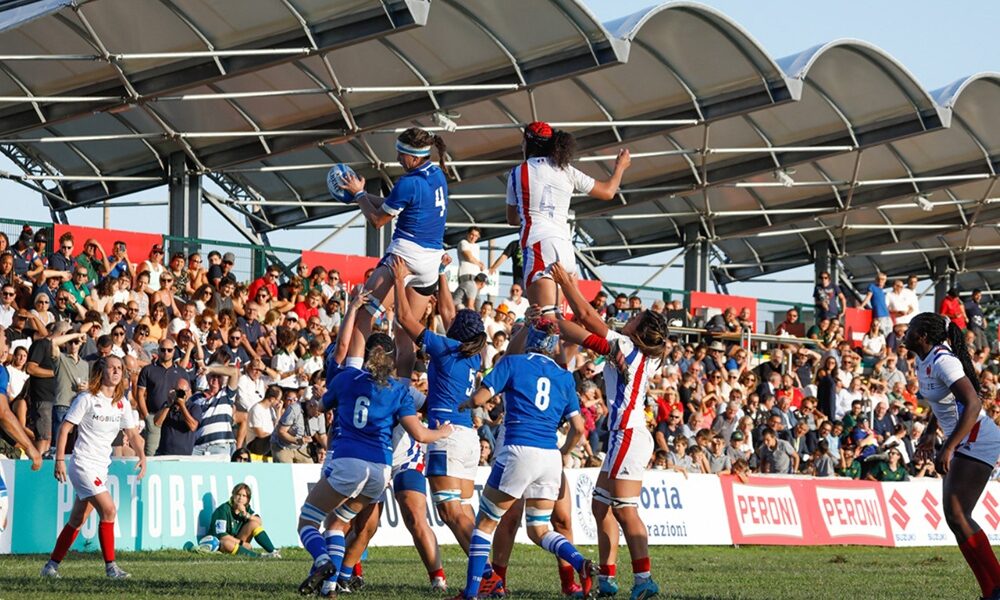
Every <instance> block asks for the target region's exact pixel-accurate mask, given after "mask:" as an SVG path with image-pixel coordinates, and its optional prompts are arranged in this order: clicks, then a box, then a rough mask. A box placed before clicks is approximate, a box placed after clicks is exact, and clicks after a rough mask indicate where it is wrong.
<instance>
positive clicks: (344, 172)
mask: <svg viewBox="0 0 1000 600" xmlns="http://www.w3.org/2000/svg"><path fill="white" fill-rule="evenodd" d="M349 175H351V176H354V177H357V174H356V173H355V172H354V169H352V168H351V167H349V166H347V165H345V164H343V163H339V164H336V165H333V166H332V167H331V168H330V170H329V171H327V173H326V189H327V190H328V191H329V192H330V197H331V198H333V199H334V200H336V201H337V202H342V203H344V204H350V203H352V202H354V194H352V193H351V192H348V191H347V190H345V189H344V188H342V187H341V186H342V185H344V179H345V178H346V177H347V176H349Z"/></svg>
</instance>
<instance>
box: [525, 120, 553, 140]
mask: <svg viewBox="0 0 1000 600" xmlns="http://www.w3.org/2000/svg"><path fill="white" fill-rule="evenodd" d="M524 134H525V135H526V136H531V137H535V138H538V139H542V140H547V139H549V138H550V137H552V127H551V126H549V124H548V123H545V122H544V121H535V122H533V123H528V126H527V127H525V129H524Z"/></svg>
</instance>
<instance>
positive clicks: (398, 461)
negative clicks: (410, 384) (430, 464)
mask: <svg viewBox="0 0 1000 600" xmlns="http://www.w3.org/2000/svg"><path fill="white" fill-rule="evenodd" d="M410 398H412V399H413V410H420V409H421V408H422V407H423V406H424V402H426V401H427V396H425V395H424V394H422V393H421V392H419V391H418V390H416V389H413V388H410ZM407 469H416V470H417V471H420V472H421V473H423V471H424V446H423V444H421V443H420V442H418V441H416V440H414V439H413V438H411V437H410V434H408V433H406V430H405V429H403V426H402V425H396V427H395V428H393V430H392V473H393V475H395V474H396V473H398V472H400V471H405V470H407Z"/></svg>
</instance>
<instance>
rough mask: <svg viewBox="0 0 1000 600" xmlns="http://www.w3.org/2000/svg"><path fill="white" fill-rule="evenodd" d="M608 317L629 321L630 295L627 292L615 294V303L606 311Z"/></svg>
mask: <svg viewBox="0 0 1000 600" xmlns="http://www.w3.org/2000/svg"><path fill="white" fill-rule="evenodd" d="M605 314H606V315H607V318H608V319H614V320H616V321H623V322H624V321H627V320H628V316H627V315H628V296H626V295H625V294H618V295H616V296H615V302H614V304H612V305H610V306H608V308H607V311H606V313H605Z"/></svg>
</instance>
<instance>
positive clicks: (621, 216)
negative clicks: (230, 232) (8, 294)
mask: <svg viewBox="0 0 1000 600" xmlns="http://www.w3.org/2000/svg"><path fill="white" fill-rule="evenodd" d="M535 119H542V120H547V121H550V122H552V123H553V124H554V125H556V126H557V127H561V128H565V129H568V130H570V131H572V132H573V133H574V134H575V135H576V137H577V140H578V145H579V150H580V162H579V165H580V166H581V168H582V169H583V170H584V171H586V172H588V173H590V174H592V175H594V176H597V177H603V176H605V175H606V174H608V173H609V172H610V170H611V168H612V165H613V160H614V156H615V154H616V151H617V148H619V147H621V146H623V145H625V146H628V147H629V148H630V149H631V150H632V152H633V157H634V159H633V166H632V168H631V169H630V170H629V171H628V173H627V175H626V178H625V182H624V186H623V189H622V191H621V193H620V194H619V195H618V197H617V198H616V199H615V200H613V201H612V202H610V203H606V202H599V201H595V200H590V199H586V198H580V199H579V200H577V201H575V202H574V207H573V208H574V226H575V232H576V235H577V236H578V241H579V242H580V243H579V244H578V246H579V248H580V254H581V259H582V260H583V262H585V263H587V264H592V265H594V264H602V263H612V262H617V261H622V260H626V259H629V258H632V257H636V256H641V255H646V254H652V253H657V252H660V251H663V250H668V249H671V248H684V247H692V248H693V247H699V246H700V247H702V248H705V247H706V245H707V247H710V248H711V253H712V256H711V264H712V273H713V277H714V279H715V280H716V282H717V283H723V284H724V283H725V282H728V281H736V280H744V279H749V278H753V277H756V276H760V275H763V274H766V273H772V272H775V271H780V270H783V269H788V268H791V267H794V266H798V265H805V264H809V263H812V262H814V261H815V260H816V258H817V249H818V248H821V247H822V248H827V249H829V252H830V255H831V256H833V257H835V258H836V259H838V260H839V262H840V264H841V265H842V266H843V267H844V268H845V269H846V270H847V272H848V273H849V274H850V275H851V276H852V277H853V278H855V279H864V278H867V277H871V276H872V274H873V272H874V271H875V270H876V269H882V270H885V271H887V272H888V273H889V274H890V275H897V274H905V273H911V272H914V273H918V274H924V275H927V274H931V275H932V276H934V277H935V278H938V279H940V278H941V277H943V276H944V275H945V274H948V276H949V277H955V276H957V279H958V281H960V282H961V283H962V284H963V285H964V286H966V287H976V286H979V287H987V288H989V287H991V286H992V287H994V288H995V287H1000V273H998V272H997V269H996V268H995V267H996V266H997V265H996V263H997V262H998V261H996V260H995V259H993V258H992V256H993V255H994V253H995V251H996V250H998V249H1000V234H998V231H997V222H998V218H1000V189H996V164H997V158H998V156H1000V129H997V128H996V127H995V123H997V122H998V121H1000V75H996V74H980V75H976V76H973V77H969V78H967V79H962V80H960V81H958V82H956V83H955V84H953V85H951V86H948V87H947V88H945V89H942V90H939V91H937V92H927V91H925V90H924V89H923V88H922V87H921V86H920V85H919V84H918V83H917V82H916V80H915V79H914V77H913V76H912V75H911V74H910V73H909V72H908V71H907V70H906V68H905V67H904V66H903V65H901V64H899V63H898V62H897V61H896V60H894V59H893V58H892V57H891V56H889V55H888V54H886V53H885V52H883V51H881V50H879V49H878V48H875V47H873V46H871V45H870V44H867V43H865V42H861V41H856V40H840V41H835V42H832V43H828V44H823V45H819V46H816V47H814V48H811V49H809V50H806V51H804V52H802V53H801V54H798V55H795V56H791V57H787V58H784V59H780V60H775V59H773V58H771V57H770V56H769V55H768V54H767V53H766V52H765V51H764V50H763V48H761V46H760V45H759V44H758V43H757V42H756V41H755V40H754V39H753V38H752V37H751V36H750V35H749V34H748V33H747V32H745V31H744V30H743V29H742V28H741V27H740V26H739V25H738V24H736V23H734V22H733V21H731V20H730V19H728V18H727V17H725V16H724V15H722V14H720V13H718V12H716V11H715V10H713V9H710V8H707V7H705V6H702V5H698V4H693V3H688V2H677V3H670V4H665V5H662V6H658V7H654V8H651V9H647V10H645V11H642V12H640V13H638V14H635V15H632V16H629V17H626V18H623V19H620V20H617V21H615V22H611V23H606V24H602V23H600V22H598V21H597V20H596V18H595V17H594V16H593V14H592V13H591V12H590V11H589V10H588V9H587V7H586V5H585V4H584V3H583V2H582V1H580V0H505V1H504V2H495V1H492V0H434V1H433V2H430V1H428V0H338V1H337V2H329V1H327V0H211V1H209V0H89V1H88V0H76V1H75V2H73V1H70V0H37V1H30V0H7V1H2V0H0V150H2V151H3V152H4V153H5V154H7V155H8V156H9V157H11V158H12V159H14V160H15V161H16V162H17V163H18V164H19V165H21V166H22V168H23V169H24V171H25V174H24V175H13V174H8V175H7V176H8V177H11V178H14V179H16V180H18V181H20V182H21V183H23V184H26V185H31V186H34V187H35V188H36V189H40V190H44V191H43V193H44V194H45V195H46V197H47V199H48V201H49V205H50V207H51V208H52V209H53V211H54V213H57V214H60V215H61V214H63V213H64V212H65V211H67V210H70V209H72V208H75V207H79V206H87V205H90V204H93V203H96V202H102V201H104V200H106V199H109V198H116V197H120V196H122V195H124V194H128V193H132V192H135V191H139V190H143V189H148V188H151V187H155V186H160V185H163V184H165V183H167V181H168V178H169V177H170V175H171V173H172V170H171V164H177V160H178V157H183V161H182V164H183V165H184V168H185V169H187V171H188V172H189V173H190V174H192V175H199V176H204V177H208V178H210V179H212V180H213V181H215V182H217V183H218V184H219V185H220V186H221V187H222V189H223V190H225V192H226V193H227V194H228V197H225V198H219V197H217V196H214V195H212V194H207V193H206V194H205V196H206V200H207V201H209V202H211V203H212V204H213V205H214V206H216V208H219V207H220V206H221V205H227V206H228V207H230V208H231V209H234V210H236V211H238V212H239V213H241V214H242V215H243V216H244V217H245V218H246V221H247V224H248V225H249V226H250V227H251V228H252V230H253V231H254V232H255V233H257V234H266V232H268V231H273V230H275V229H281V228H288V227H295V226H296V225H299V224H302V223H305V222H308V221H312V220H315V219H319V218H322V217H327V216H330V215H334V214H338V213H342V212H350V211H352V210H355V209H353V208H351V207H350V206H345V205H341V204H336V203H334V202H331V201H329V199H328V196H327V192H326V184H325V177H324V176H325V171H326V169H328V168H329V166H330V165H331V164H332V163H335V162H346V163H349V164H351V165H352V166H354V167H355V168H356V169H357V170H358V171H359V172H361V173H362V174H363V175H365V176H366V177H368V179H369V181H371V182H381V183H382V185H383V187H388V186H389V185H391V181H392V179H393V178H394V177H396V176H398V174H399V173H400V169H399V167H398V165H396V164H395V162H394V161H395V151H394V149H393V140H394V137H395V135H396V133H397V132H398V131H400V130H401V129H403V128H406V127H408V126H411V125H419V126H423V127H427V128H433V129H434V130H436V131H447V133H445V134H444V135H445V136H446V140H447V142H448V145H449V158H450V163H451V165H452V166H451V169H450V170H451V175H452V176H453V177H454V179H455V181H454V182H453V184H452V186H451V200H452V206H451V212H450V214H449V217H450V229H449V238H450V239H451V240H452V241H454V240H455V239H456V238H457V237H458V236H460V235H461V233H462V231H463V230H464V228H465V227H466V226H467V225H468V224H469V223H476V224H481V225H484V227H485V228H486V232H487V234H490V235H499V234H503V233H509V232H510V230H509V229H506V228H505V226H504V225H502V224H501V223H502V222H503V215H504V201H503V198H504V193H505V185H506V184H505V179H506V178H505V174H506V172H507V170H508V169H509V168H510V167H511V166H512V165H513V164H516V162H517V161H518V160H519V153H520V149H519V142H520V126H521V125H522V124H523V123H526V122H529V121H532V120H535ZM991 125H994V126H993V127H991ZM112 205H113V203H112Z"/></svg>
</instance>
